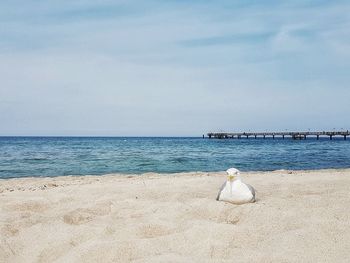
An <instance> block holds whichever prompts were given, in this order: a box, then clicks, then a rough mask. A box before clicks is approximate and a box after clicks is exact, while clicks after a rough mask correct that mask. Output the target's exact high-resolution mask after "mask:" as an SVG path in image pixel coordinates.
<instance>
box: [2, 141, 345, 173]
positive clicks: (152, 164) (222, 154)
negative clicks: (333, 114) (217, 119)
mask: <svg viewBox="0 0 350 263" xmlns="http://www.w3.org/2000/svg"><path fill="white" fill-rule="evenodd" d="M230 167H236V168H238V169H240V170H242V171H271V170H280V169H292V170H304V169H308V170H309V169H311V170H312V169H326V168H350V140H346V141H344V140H343V138H333V140H329V138H321V139H320V140H316V139H314V138H311V137H310V138H308V139H307V140H292V139H289V138H288V139H284V140H282V139H280V138H278V139H274V140H273V139H272V138H268V139H263V138H258V139H252V138H251V139H225V140H220V139H208V138H205V139H203V138H192V137H189V138H178V137H174V138H173V137H171V138H166V137H160V138H159V137H0V178H16V177H43V176H62V175H102V174H110V173H122V174H142V173H148V172H154V173H164V174H168V173H178V172H194V171H202V172H212V171H224V170H226V169H228V168H230Z"/></svg>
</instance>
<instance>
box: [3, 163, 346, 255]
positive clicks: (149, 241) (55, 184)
mask: <svg viewBox="0 0 350 263" xmlns="http://www.w3.org/2000/svg"><path fill="white" fill-rule="evenodd" d="M242 178H243V180H244V181H245V182H247V183H249V184H251V185H253V186H254V187H255V189H256V190H257V202H256V203H251V204H245V205H232V204H228V203H224V202H217V201H216V200H215V198H216V195H217V192H218V189H219V188H220V186H221V184H222V183H223V182H224V181H225V179H226V177H225V174H224V173H223V172H222V173H186V174H174V175H159V174H145V175H142V176H139V175H105V176H79V177H70V176H66V177H56V178H26V179H8V180H0V262H349V259H350V194H349V190H350V169H343V170H317V171H274V172H254V173H244V174H243V175H242Z"/></svg>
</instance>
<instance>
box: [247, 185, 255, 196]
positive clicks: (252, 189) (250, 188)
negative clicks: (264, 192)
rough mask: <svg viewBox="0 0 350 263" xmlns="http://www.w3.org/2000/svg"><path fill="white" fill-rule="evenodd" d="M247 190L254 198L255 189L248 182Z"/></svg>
mask: <svg viewBox="0 0 350 263" xmlns="http://www.w3.org/2000/svg"><path fill="white" fill-rule="evenodd" d="M247 186H248V188H249V190H250V191H251V192H252V195H253V198H254V199H255V189H254V188H253V186H251V185H250V184H247Z"/></svg>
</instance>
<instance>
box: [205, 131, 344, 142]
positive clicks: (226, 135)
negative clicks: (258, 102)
mask: <svg viewBox="0 0 350 263" xmlns="http://www.w3.org/2000/svg"><path fill="white" fill-rule="evenodd" d="M207 135H208V137H209V139H212V138H214V139H234V138H237V139H241V138H247V139H248V138H255V139H256V138H258V137H262V138H264V139H265V138H266V137H272V139H275V137H280V138H282V139H284V138H285V137H290V138H292V139H294V140H297V139H300V140H305V139H306V138H307V137H308V136H314V137H316V139H317V140H318V139H319V138H320V136H327V137H329V139H330V140H332V139H333V137H335V136H341V137H343V138H344V140H346V137H347V136H349V135H350V131H322V132H310V131H308V132H209V133H208V134H207Z"/></svg>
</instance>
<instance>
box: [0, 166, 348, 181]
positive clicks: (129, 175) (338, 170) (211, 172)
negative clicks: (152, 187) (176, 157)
mask: <svg viewBox="0 0 350 263" xmlns="http://www.w3.org/2000/svg"><path fill="white" fill-rule="evenodd" d="M327 171H332V172H346V171H350V167H344V168H322V169H306V170H305V169H300V170H299V169H277V170H251V171H242V170H240V172H241V175H253V174H266V173H273V174H274V173H283V174H292V173H299V172H300V173H312V172H321V173H322V172H327ZM225 172H226V171H209V172H208V171H188V172H174V173H158V172H146V173H106V174H77V175H74V174H70V175H53V176H22V177H9V178H0V183H1V182H2V181H7V180H21V179H48V178H51V179H54V178H66V177H67V178H79V177H82V178H84V177H104V176H121V177H136V176H148V175H152V176H154V175H159V176H186V175H187V176H194V175H196V174H209V175H211V176H213V175H215V174H224V173H225Z"/></svg>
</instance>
